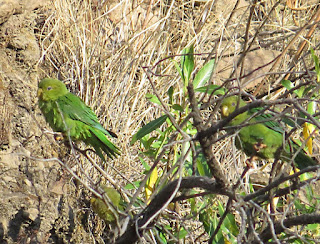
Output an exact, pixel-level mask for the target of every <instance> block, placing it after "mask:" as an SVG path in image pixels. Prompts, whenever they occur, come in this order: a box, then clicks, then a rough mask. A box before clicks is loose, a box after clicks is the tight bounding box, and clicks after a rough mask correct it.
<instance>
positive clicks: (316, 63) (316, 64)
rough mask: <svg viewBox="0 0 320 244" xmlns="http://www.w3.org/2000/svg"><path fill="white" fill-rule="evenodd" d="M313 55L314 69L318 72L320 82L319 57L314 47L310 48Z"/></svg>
mask: <svg viewBox="0 0 320 244" xmlns="http://www.w3.org/2000/svg"><path fill="white" fill-rule="evenodd" d="M310 52H311V56H312V59H313V62H314V69H315V71H316V73H317V81H318V82H320V66H319V58H318V57H317V56H316V55H315V53H314V50H313V48H311V49H310Z"/></svg>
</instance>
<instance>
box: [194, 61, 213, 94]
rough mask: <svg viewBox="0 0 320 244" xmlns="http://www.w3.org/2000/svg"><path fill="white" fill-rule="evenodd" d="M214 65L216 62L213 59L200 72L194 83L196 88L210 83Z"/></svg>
mask: <svg viewBox="0 0 320 244" xmlns="http://www.w3.org/2000/svg"><path fill="white" fill-rule="evenodd" d="M214 64H215V60H214V59H211V60H210V61H209V62H208V63H206V64H205V65H204V66H203V67H202V68H201V69H200V70H199V71H198V73H197V74H196V76H195V78H194V81H193V87H194V88H198V87H202V86H204V85H205V84H207V83H208V81H209V80H210V77H211V75H212V73H213V70H214Z"/></svg>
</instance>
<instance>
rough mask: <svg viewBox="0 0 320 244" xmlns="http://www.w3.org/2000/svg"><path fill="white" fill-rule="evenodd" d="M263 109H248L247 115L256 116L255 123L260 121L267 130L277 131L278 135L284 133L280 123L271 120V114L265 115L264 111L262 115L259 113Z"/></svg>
mask: <svg viewBox="0 0 320 244" xmlns="http://www.w3.org/2000/svg"><path fill="white" fill-rule="evenodd" d="M262 110H263V108H261V107H259V108H253V109H250V111H249V113H248V114H249V115H250V116H251V115H253V114H257V115H256V116H255V117H254V119H255V120H256V121H261V122H262V123H263V124H264V125H265V126H267V127H268V128H270V129H272V130H274V131H277V132H279V133H281V134H282V133H284V132H285V131H284V129H283V127H282V126H281V125H280V123H279V122H278V121H276V120H273V119H272V118H273V117H274V115H273V114H271V113H266V112H265V111H264V112H262V113H259V112H260V111H262Z"/></svg>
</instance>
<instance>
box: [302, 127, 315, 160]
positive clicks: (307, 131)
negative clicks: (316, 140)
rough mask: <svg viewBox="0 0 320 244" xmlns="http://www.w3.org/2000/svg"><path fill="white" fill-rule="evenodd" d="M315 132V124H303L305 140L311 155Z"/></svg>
mask: <svg viewBox="0 0 320 244" xmlns="http://www.w3.org/2000/svg"><path fill="white" fill-rule="evenodd" d="M314 130H315V127H314V125H313V124H310V123H307V122H306V123H304V124H303V131H302V134H303V138H304V139H305V140H306V145H307V148H308V152H309V154H311V155H312V136H311V135H312V134H313V132H314Z"/></svg>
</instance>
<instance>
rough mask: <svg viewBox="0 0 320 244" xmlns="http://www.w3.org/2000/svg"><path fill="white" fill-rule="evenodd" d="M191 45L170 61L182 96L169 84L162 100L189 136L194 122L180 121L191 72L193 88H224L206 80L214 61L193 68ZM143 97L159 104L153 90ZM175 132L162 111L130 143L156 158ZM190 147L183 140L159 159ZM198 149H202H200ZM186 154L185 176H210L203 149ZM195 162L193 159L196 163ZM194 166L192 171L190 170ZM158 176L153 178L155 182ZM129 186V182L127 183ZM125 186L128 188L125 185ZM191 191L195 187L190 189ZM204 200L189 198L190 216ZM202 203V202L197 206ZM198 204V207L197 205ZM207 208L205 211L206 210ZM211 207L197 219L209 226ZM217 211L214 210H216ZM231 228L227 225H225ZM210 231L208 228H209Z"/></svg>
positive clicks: (171, 160) (178, 233) (169, 159)
mask: <svg viewBox="0 0 320 244" xmlns="http://www.w3.org/2000/svg"><path fill="white" fill-rule="evenodd" d="M193 53H194V48H193V46H190V47H188V48H186V49H184V50H183V51H182V56H181V57H180V64H179V63H178V62H176V61H173V62H174V64H175V66H176V69H177V72H178V73H179V74H180V78H181V81H182V83H181V84H182V86H183V97H182V98H180V97H178V96H175V95H174V94H178V92H175V91H177V88H176V87H173V86H171V87H170V88H169V89H168V92H167V94H166V97H164V98H163V99H162V100H163V101H167V103H166V106H167V107H168V108H169V111H167V112H169V113H170V115H171V116H170V117H171V118H173V119H174V121H175V123H176V124H178V125H179V126H180V130H183V131H184V132H185V133H187V134H189V135H190V136H194V135H196V134H197V130H196V128H195V127H194V126H193V124H192V122H191V121H189V120H187V121H185V122H184V124H183V125H181V123H182V122H183V121H184V120H185V119H186V118H187V116H188V115H189V110H190V108H189V104H188V103H187V102H186V101H187V99H188V94H187V86H188V83H189V82H191V78H192V74H193V73H194V80H193V81H192V83H193V86H194V88H195V92H199V95H201V93H207V94H213V95H218V94H224V89H223V88H221V87H220V86H217V85H213V84H209V81H210V78H211V76H212V73H213V70H214V66H215V61H214V60H209V61H208V62H207V63H205V64H204V65H203V66H202V67H201V68H200V69H199V71H198V72H196V71H195V60H194V55H193ZM146 98H147V99H148V100H149V102H151V103H155V104H157V105H160V104H161V102H160V101H159V99H158V98H157V97H156V96H155V95H152V94H147V95H146ZM175 132H177V128H176V127H175V126H174V125H173V123H172V121H171V120H170V119H169V116H168V115H162V116H160V117H159V118H157V119H155V120H152V121H150V122H148V123H147V124H146V125H145V126H143V127H142V128H141V129H140V130H139V131H138V132H137V133H136V134H135V135H133V137H132V140H131V144H133V143H135V142H137V141H140V145H141V146H142V150H141V152H142V153H143V154H144V155H146V156H148V157H150V158H156V157H157V156H158V155H159V152H160V151H161V150H162V149H163V146H164V145H166V144H167V143H168V139H169V138H170V137H171V136H172V135H173V133H175ZM181 139H182V136H181V134H177V138H176V139H175V140H176V141H177V140H181ZM189 148H190V143H189V142H185V143H183V144H182V145H179V144H176V145H174V146H172V147H171V149H170V150H169V148H168V150H166V152H165V156H164V157H163V158H162V159H161V161H163V162H166V165H168V166H170V167H172V166H173V165H174V164H175V163H176V162H177V160H178V159H179V158H180V157H181V155H186V153H187V152H188V150H189ZM200 149H201V148H200V145H196V150H197V151H199V150H200ZM200 151H201V150H200ZM184 157H185V159H186V160H185V163H184V166H185V168H184V169H185V170H184V174H185V176H190V175H194V174H195V175H200V176H209V177H212V175H211V173H210V171H209V168H208V165H207V163H206V159H205V157H204V156H203V154H202V153H198V154H197V155H196V157H195V158H194V155H193V154H192V153H188V154H187V155H186V156H184ZM140 160H141V163H142V164H143V166H144V168H145V169H146V171H145V174H146V173H147V171H148V170H149V169H150V167H149V166H148V165H147V164H146V162H145V161H144V160H143V159H142V158H140ZM194 162H195V163H196V164H195V165H193V164H194ZM194 170H195V172H193V171H194ZM161 174H163V172H162V171H160V175H159V177H160V178H161V176H162V175H161ZM158 182H159V180H158V181H157V182H156V184H158ZM128 187H129V186H128ZM128 187H127V188H128ZM191 192H194V194H196V193H197V191H191ZM205 199H206V200H205V201H197V199H189V200H188V201H190V203H191V205H192V206H193V207H192V216H199V209H201V206H205V205H204V204H209V203H208V201H210V199H211V197H206V198H205ZM200 205H201V206H200ZM199 207H200V208H199ZM207 211H208V212H207ZM212 213H213V212H212V209H210V208H209V209H206V210H202V211H201V216H202V217H201V218H200V220H204V221H203V224H204V225H206V226H210V225H211V223H209V222H208V223H207V222H206V221H213V222H215V221H216V218H213V215H212ZM215 214H216V213H215ZM228 228H230V226H229V227H226V229H228ZM166 229H167V230H169V231H170V232H171V233H172V234H173V235H174V236H175V237H176V238H178V239H179V240H181V239H184V238H185V237H186V236H187V234H188V230H186V229H184V228H183V227H179V228H172V226H166ZM206 230H208V231H211V229H210V227H208V228H206ZM156 232H157V236H158V237H159V239H161V242H163V243H167V241H166V240H168V238H169V237H168V236H167V235H166V234H164V233H163V232H162V231H159V230H157V231H156ZM208 233H209V232H208Z"/></svg>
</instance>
